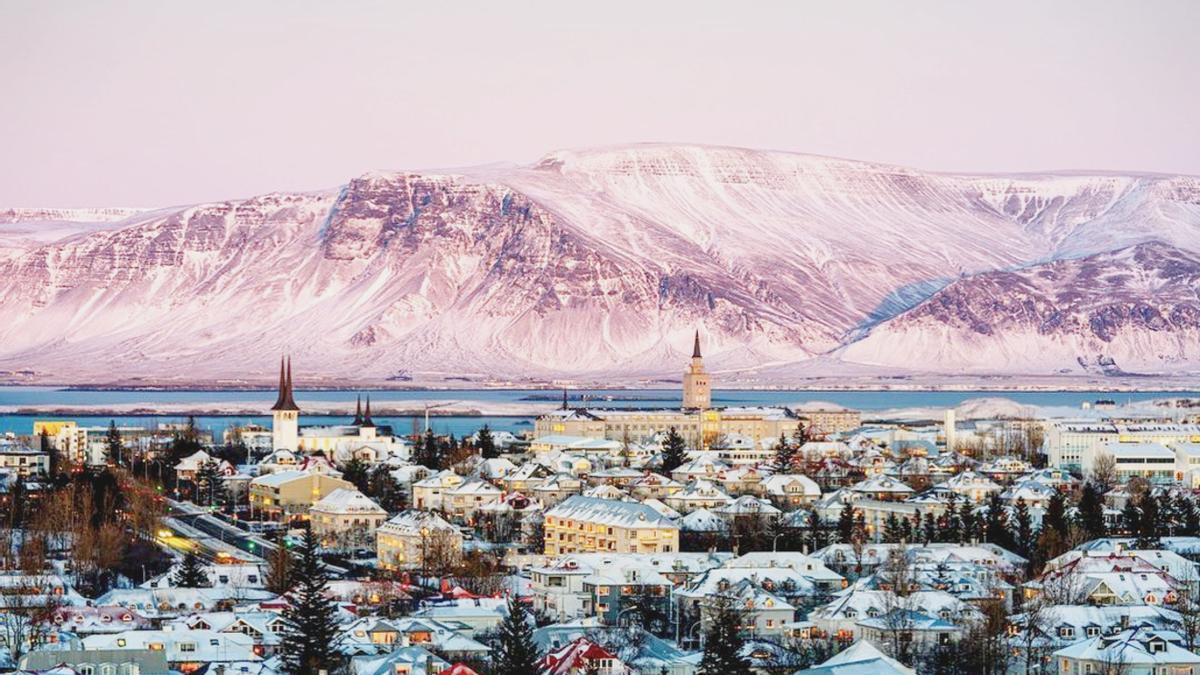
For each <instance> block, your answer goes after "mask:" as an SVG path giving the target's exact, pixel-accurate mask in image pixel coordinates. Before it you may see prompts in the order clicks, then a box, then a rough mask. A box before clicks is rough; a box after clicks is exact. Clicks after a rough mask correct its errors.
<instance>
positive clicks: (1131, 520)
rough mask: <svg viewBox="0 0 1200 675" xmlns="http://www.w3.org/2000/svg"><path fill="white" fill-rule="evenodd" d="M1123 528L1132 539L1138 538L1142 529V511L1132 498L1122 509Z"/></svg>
mask: <svg viewBox="0 0 1200 675" xmlns="http://www.w3.org/2000/svg"><path fill="white" fill-rule="evenodd" d="M1121 527H1122V529H1124V530H1125V533H1126V534H1128V535H1129V536H1131V537H1136V536H1137V534H1138V532H1140V531H1141V529H1142V511H1141V509H1139V508H1138V506H1137V503H1136V502H1134V501H1133V499H1132V498H1130V499H1129V500H1128V501H1126V502H1125V508H1123V509H1121Z"/></svg>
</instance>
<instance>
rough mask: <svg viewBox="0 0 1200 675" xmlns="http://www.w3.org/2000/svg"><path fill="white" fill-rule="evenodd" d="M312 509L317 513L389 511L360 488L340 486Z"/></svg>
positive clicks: (379, 512)
mask: <svg viewBox="0 0 1200 675" xmlns="http://www.w3.org/2000/svg"><path fill="white" fill-rule="evenodd" d="M311 510H312V511H315V512H317V513H363V514H366V513H370V514H376V515H381V516H385V515H387V511H385V510H383V508H382V507H380V506H379V504H376V503H375V502H374V501H372V500H371V498H370V497H368V496H366V495H364V494H363V493H361V492H359V491H358V490H354V489H348V488H338V489H337V490H334V491H333V492H330V493H329V494H327V495H325V496H324V497H322V498H321V500H320V501H318V502H317V503H316V504H313V505H312V509H311Z"/></svg>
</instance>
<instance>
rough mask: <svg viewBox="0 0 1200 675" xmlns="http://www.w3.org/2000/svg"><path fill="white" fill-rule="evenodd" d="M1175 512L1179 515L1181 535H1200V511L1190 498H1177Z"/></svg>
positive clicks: (1180, 496)
mask: <svg viewBox="0 0 1200 675" xmlns="http://www.w3.org/2000/svg"><path fill="white" fill-rule="evenodd" d="M1175 512H1176V513H1178V514H1179V521H1180V527H1181V528H1182V531H1181V532H1180V534H1182V535H1184V536H1187V537H1195V536H1196V535H1200V510H1198V509H1197V508H1196V502H1194V501H1192V499H1191V498H1190V497H1185V496H1183V495H1179V496H1177V497H1176V498H1175Z"/></svg>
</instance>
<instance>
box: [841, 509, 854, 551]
mask: <svg viewBox="0 0 1200 675" xmlns="http://www.w3.org/2000/svg"><path fill="white" fill-rule="evenodd" d="M837 533H838V543H839V544H849V543H850V537H852V536H853V535H854V507H852V506H850V505H849V504H843V505H842V510H841V513H839V514H838V521H837Z"/></svg>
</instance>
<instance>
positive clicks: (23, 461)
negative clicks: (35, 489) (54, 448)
mask: <svg viewBox="0 0 1200 675" xmlns="http://www.w3.org/2000/svg"><path fill="white" fill-rule="evenodd" d="M3 472H9V473H14V474H16V475H18V476H20V477H22V478H28V477H29V476H39V475H40V476H45V475H48V474H49V473H50V453H48V452H41V451H38V450H34V449H33V448H30V447H28V446H25V445H21V444H20V443H16V442H14V441H10V440H7V439H0V473H3Z"/></svg>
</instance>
